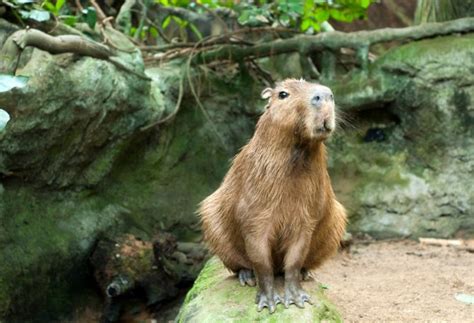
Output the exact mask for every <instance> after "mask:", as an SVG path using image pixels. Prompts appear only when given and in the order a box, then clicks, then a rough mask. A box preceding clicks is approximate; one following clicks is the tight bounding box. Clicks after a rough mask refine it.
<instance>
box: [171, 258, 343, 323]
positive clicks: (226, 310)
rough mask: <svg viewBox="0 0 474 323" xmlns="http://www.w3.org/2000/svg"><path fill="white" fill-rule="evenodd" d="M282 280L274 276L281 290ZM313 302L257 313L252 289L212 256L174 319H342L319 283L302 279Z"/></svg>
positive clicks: (200, 320) (226, 320)
mask: <svg viewBox="0 0 474 323" xmlns="http://www.w3.org/2000/svg"><path fill="white" fill-rule="evenodd" d="M281 284H282V279H281V278H277V286H278V285H280V286H279V287H280V288H279V290H281ZM303 288H304V289H305V290H306V291H307V292H308V293H309V294H310V295H311V299H312V300H313V303H314V305H309V304H307V303H306V304H305V308H304V309H300V308H297V307H296V306H295V305H291V306H290V308H288V309H285V308H284V306H283V305H281V304H279V305H278V306H277V310H276V311H275V313H273V314H269V312H268V310H267V309H264V310H263V311H262V312H257V307H256V305H255V303H254V300H255V293H256V289H255V288H252V287H247V286H246V287H242V286H240V284H239V282H238V280H237V278H236V277H235V276H234V275H232V274H231V273H230V272H229V271H228V270H227V269H226V268H225V267H224V265H223V264H222V262H221V261H220V260H219V259H217V258H215V257H214V258H212V259H211V260H209V262H208V263H207V264H206V266H205V267H204V269H203V270H202V271H201V273H200V274H199V277H198V278H197V280H196V282H195V283H194V286H193V288H192V289H191V290H190V291H189V292H188V294H187V296H186V299H185V301H184V304H183V306H182V308H181V310H180V312H179V315H178V317H177V319H176V321H177V322H180V323H181V322H255V321H259V322H296V321H297V322H321V321H329V322H342V318H341V316H340V314H339V312H338V311H337V309H336V308H335V306H334V305H333V304H332V303H331V302H330V301H329V300H328V299H327V298H326V297H325V296H324V293H323V286H322V285H321V284H320V283H318V282H316V281H314V280H310V281H305V282H303Z"/></svg>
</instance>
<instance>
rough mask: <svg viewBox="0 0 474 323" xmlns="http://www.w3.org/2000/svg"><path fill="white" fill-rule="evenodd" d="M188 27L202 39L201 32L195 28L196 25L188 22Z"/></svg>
mask: <svg viewBox="0 0 474 323" xmlns="http://www.w3.org/2000/svg"><path fill="white" fill-rule="evenodd" d="M189 27H190V28H191V30H192V31H193V33H194V34H195V35H196V36H197V38H198V39H199V40H201V39H202V34H201V32H200V31H199V29H197V27H196V26H195V25H194V24H189Z"/></svg>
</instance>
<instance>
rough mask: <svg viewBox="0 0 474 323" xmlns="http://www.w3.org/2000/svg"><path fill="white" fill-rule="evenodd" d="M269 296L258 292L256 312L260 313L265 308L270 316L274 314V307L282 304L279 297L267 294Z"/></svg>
mask: <svg viewBox="0 0 474 323" xmlns="http://www.w3.org/2000/svg"><path fill="white" fill-rule="evenodd" d="M268 294H270V295H266V294H265V293H262V292H258V293H257V298H256V303H257V311H259V312H261V311H262V310H263V309H264V308H265V307H267V308H268V311H269V312H270V314H272V313H273V312H275V310H276V306H277V305H278V304H279V303H281V302H282V299H281V297H280V295H278V294H275V293H268Z"/></svg>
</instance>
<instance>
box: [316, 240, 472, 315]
mask: <svg viewBox="0 0 474 323" xmlns="http://www.w3.org/2000/svg"><path fill="white" fill-rule="evenodd" d="M314 277H315V279H316V280H318V281H320V282H322V283H323V284H324V285H326V286H327V287H328V289H327V291H326V294H327V295H328V297H329V298H330V299H331V300H332V301H333V302H334V303H335V304H336V305H337V306H338V308H339V309H340V310H341V311H342V314H343V317H344V319H345V321H346V322H381V321H384V322H387V321H398V322H400V321H403V322H414V321H423V322H474V305H473V304H466V303H463V302H461V301H458V300H457V299H456V298H455V295H456V294H457V293H464V294H469V295H474V253H470V252H468V251H466V250H458V249H455V248H454V247H438V246H427V245H421V244H420V243H418V242H416V241H407V240H404V241H381V242H372V243H364V242H356V243H354V244H353V245H352V246H351V247H350V248H349V250H348V251H345V252H344V251H343V252H341V253H340V254H338V255H337V256H335V257H334V258H333V259H332V260H330V261H328V262H327V263H326V264H324V266H323V267H322V268H321V269H319V270H317V271H316V272H315V273H314Z"/></svg>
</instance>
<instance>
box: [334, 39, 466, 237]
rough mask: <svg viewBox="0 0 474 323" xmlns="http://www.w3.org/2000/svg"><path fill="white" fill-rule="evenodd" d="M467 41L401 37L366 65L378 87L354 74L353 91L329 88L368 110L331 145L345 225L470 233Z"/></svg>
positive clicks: (396, 233) (389, 233)
mask: <svg viewBox="0 0 474 323" xmlns="http://www.w3.org/2000/svg"><path fill="white" fill-rule="evenodd" d="M473 44H474V35H465V36H462V37H459V36H451V37H441V38H436V39H430V40H423V41H419V42H413V43H409V44H407V45H404V46H401V47H398V48H395V49H393V50H391V51H390V52H388V53H386V54H385V55H383V56H382V57H380V58H379V59H378V60H377V61H376V62H375V64H374V65H373V66H372V68H371V70H370V71H369V74H368V75H367V77H369V78H370V79H372V80H376V82H375V84H377V86H375V87H371V86H368V87H367V86H366V85H365V84H363V83H359V84H357V82H358V79H357V78H355V79H352V80H349V81H348V83H350V84H351V86H352V87H353V88H354V89H355V90H354V89H352V87H351V86H347V85H346V84H345V82H346V81H344V80H343V81H342V82H341V81H339V83H338V84H336V85H335V86H334V87H335V89H336V92H337V91H338V90H339V94H340V95H342V96H343V97H342V100H341V101H342V103H346V104H347V103H349V104H351V102H352V101H355V102H359V104H357V105H355V106H353V107H352V108H354V109H359V110H361V109H366V110H365V111H362V112H359V113H358V114H357V115H355V117H356V118H357V119H359V121H361V122H359V123H358V125H357V129H355V130H354V129H352V130H351V129H350V128H349V129H348V130H347V131H345V132H344V133H342V134H341V135H339V136H338V137H336V138H334V140H333V141H332V142H331V144H330V156H331V161H330V166H331V173H332V175H333V181H334V183H335V186H336V191H337V193H338V195H339V197H340V198H342V200H343V201H344V202H345V205H346V206H348V208H349V211H350V214H351V220H350V222H351V223H350V228H351V230H353V231H362V232H367V233H370V234H372V235H374V236H377V237H400V236H408V237H418V236H437V237H449V236H453V235H455V234H456V233H465V234H470V235H472V234H474V214H473V213H472V212H473V209H472V206H473V205H474V185H472V174H473V172H474V136H473V134H474V127H473V126H474V101H473V100H474V77H473V73H472V71H473V70H474V46H473ZM358 87H360V88H362V89H363V90H361V91H357V88H358ZM347 89H350V90H349V91H347ZM363 91H369V92H371V93H372V94H373V96H372V97H371V98H370V100H371V102H370V101H367V100H359V101H357V98H358V97H359V98H360V95H361V92H363ZM336 97H337V95H336ZM378 97H380V98H381V99H378ZM353 98H354V100H352V99H353ZM361 102H363V103H361ZM380 108H381V109H383V111H385V112H384V113H380V111H381V110H379V109H380ZM367 109H368V110H367Z"/></svg>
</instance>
